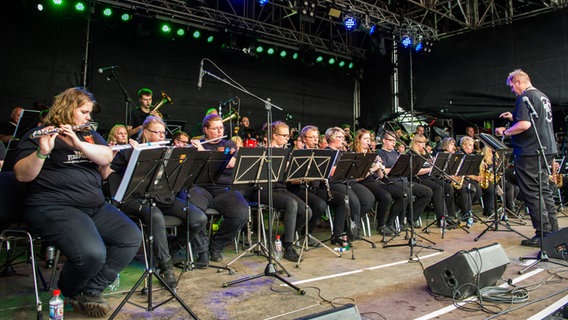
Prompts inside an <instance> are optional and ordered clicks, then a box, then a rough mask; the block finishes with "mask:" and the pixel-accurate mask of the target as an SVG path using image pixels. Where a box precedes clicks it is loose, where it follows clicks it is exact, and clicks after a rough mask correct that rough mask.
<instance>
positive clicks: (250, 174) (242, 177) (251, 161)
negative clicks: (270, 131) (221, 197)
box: [226, 148, 291, 277]
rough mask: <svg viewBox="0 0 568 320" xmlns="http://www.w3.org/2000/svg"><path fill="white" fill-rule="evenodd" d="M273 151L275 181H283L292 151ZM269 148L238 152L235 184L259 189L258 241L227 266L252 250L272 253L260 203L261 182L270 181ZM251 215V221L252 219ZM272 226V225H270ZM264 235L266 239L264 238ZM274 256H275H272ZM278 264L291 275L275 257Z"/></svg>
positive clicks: (233, 177)
mask: <svg viewBox="0 0 568 320" xmlns="http://www.w3.org/2000/svg"><path fill="white" fill-rule="evenodd" d="M272 151H273V152H275V153H276V155H275V156H273V163H272V165H273V166H275V167H276V168H275V169H273V173H274V172H276V173H274V176H273V179H272V180H273V181H282V179H283V174H284V170H285V168H286V162H287V159H288V155H289V153H290V150H289V149H274V148H273V149H272ZM266 153H267V150H266V149H264V148H241V149H239V152H238V153H237V158H236V162H235V169H234V170H233V176H232V181H233V184H248V185H251V186H252V188H253V189H254V190H256V191H257V198H258V201H257V203H256V204H257V232H258V237H257V242H256V243H255V244H253V245H251V246H249V248H247V250H245V251H243V252H241V254H239V255H238V256H236V257H235V258H234V259H233V260H231V261H229V263H227V264H226V266H230V265H231V264H233V263H234V262H235V261H237V260H239V259H240V258H241V257H243V256H244V255H245V254H247V253H250V252H257V254H261V255H263V256H265V257H266V258H268V256H269V254H270V252H269V251H270V250H268V248H267V239H266V234H265V233H264V223H263V221H264V220H263V214H262V204H261V203H260V191H261V190H262V188H263V187H262V186H261V184H265V183H267V182H268V174H267V170H266V165H267V162H266V161H267V160H268V159H267V157H266ZM272 219H273V218H272V217H271V218H269V224H272ZM250 220H251V219H250V217H249V221H250ZM270 228H272V226H270ZM263 236H264V239H263ZM272 258H274V256H272ZM274 261H275V262H276V264H278V266H279V267H280V268H281V269H282V271H283V272H285V273H286V274H287V275H288V276H289V277H290V276H291V274H290V273H289V272H288V271H287V270H286V268H284V266H283V265H282V264H281V263H280V262H279V261H278V260H276V259H274Z"/></svg>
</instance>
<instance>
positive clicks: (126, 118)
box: [106, 69, 134, 126]
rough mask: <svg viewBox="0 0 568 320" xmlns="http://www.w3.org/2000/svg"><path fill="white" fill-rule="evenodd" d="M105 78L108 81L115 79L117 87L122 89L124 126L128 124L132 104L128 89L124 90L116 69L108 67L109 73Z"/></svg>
mask: <svg viewBox="0 0 568 320" xmlns="http://www.w3.org/2000/svg"><path fill="white" fill-rule="evenodd" d="M106 79H107V80H108V81H110V80H115V82H116V84H118V87H119V88H120V90H121V91H122V94H123V95H124V125H125V126H126V125H130V109H131V106H134V103H133V102H132V98H130V95H129V94H128V91H126V89H125V88H124V85H123V84H122V81H121V80H120V78H119V77H118V73H117V71H116V69H110V75H109V76H107V78H106Z"/></svg>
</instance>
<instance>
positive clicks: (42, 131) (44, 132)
mask: <svg viewBox="0 0 568 320" xmlns="http://www.w3.org/2000/svg"><path fill="white" fill-rule="evenodd" d="M86 129H92V125H91V124H90V123H86V124H82V125H80V126H72V127H71V130H73V131H84V130H86ZM62 131H63V129H61V128H54V129H51V130H46V129H40V130H36V131H34V132H32V134H30V139H35V138H39V137H42V136H47V135H50V134H54V133H60V132H62Z"/></svg>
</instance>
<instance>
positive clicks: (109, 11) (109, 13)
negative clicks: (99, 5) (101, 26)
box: [103, 8, 112, 17]
mask: <svg viewBox="0 0 568 320" xmlns="http://www.w3.org/2000/svg"><path fill="white" fill-rule="evenodd" d="M103 15H104V16H105V17H110V16H112V9H111V8H105V9H104V10H103Z"/></svg>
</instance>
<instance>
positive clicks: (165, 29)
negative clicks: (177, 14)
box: [160, 23, 172, 33]
mask: <svg viewBox="0 0 568 320" xmlns="http://www.w3.org/2000/svg"><path fill="white" fill-rule="evenodd" d="M160 30H162V32H163V33H170V32H171V31H172V27H170V26H169V25H168V24H166V23H164V24H162V27H161V28H160Z"/></svg>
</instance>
